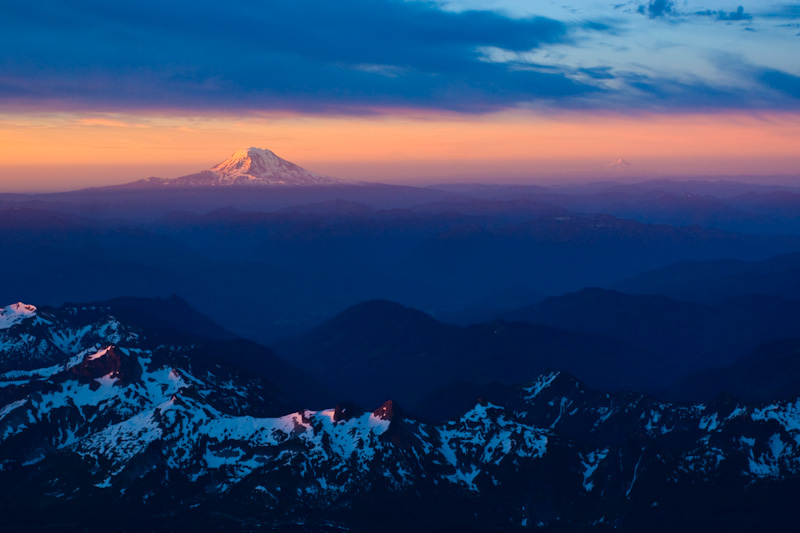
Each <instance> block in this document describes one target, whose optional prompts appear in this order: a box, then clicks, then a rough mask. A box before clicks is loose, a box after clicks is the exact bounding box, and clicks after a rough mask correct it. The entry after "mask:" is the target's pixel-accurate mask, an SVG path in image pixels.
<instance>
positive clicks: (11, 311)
mask: <svg viewBox="0 0 800 533" xmlns="http://www.w3.org/2000/svg"><path fill="white" fill-rule="evenodd" d="M35 315H36V307H34V306H32V305H28V304H24V303H22V302H17V303H15V304H11V305H7V306H5V307H3V308H2V309H0V329H7V328H10V327H11V326H14V325H16V324H19V323H20V322H22V321H23V320H25V319H26V318H31V317H33V316H35Z"/></svg>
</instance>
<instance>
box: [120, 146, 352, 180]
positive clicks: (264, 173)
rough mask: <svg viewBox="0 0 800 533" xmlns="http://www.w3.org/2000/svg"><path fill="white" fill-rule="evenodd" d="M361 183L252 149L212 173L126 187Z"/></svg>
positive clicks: (220, 164) (243, 151)
mask: <svg viewBox="0 0 800 533" xmlns="http://www.w3.org/2000/svg"><path fill="white" fill-rule="evenodd" d="M359 183H360V182H357V181H352V180H346V179H338V178H331V177H329V176H323V175H322V174H317V173H316V172H311V171H310V170H306V169H304V168H302V167H300V166H298V165H295V164H294V163H291V162H289V161H287V160H285V159H282V158H280V157H278V156H277V155H275V153H273V152H272V151H270V150H267V149H266V148H256V147H250V148H248V149H247V150H237V151H236V152H234V153H233V155H231V157H229V158H228V159H226V160H225V161H222V162H221V163H218V164H216V165H214V166H213V167H211V168H210V169H209V170H204V171H202V172H198V173H195V174H189V175H187V176H181V177H179V178H174V179H164V178H155V177H153V178H147V179H143V180H139V181H135V182H132V183H128V184H125V185H122V187H126V188H147V187H241V186H259V187H313V186H331V185H357V184H359Z"/></svg>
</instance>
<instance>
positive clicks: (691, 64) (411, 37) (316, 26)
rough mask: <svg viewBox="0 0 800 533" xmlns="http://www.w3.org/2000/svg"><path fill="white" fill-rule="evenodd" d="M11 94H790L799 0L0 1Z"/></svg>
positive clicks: (53, 97)
mask: <svg viewBox="0 0 800 533" xmlns="http://www.w3.org/2000/svg"><path fill="white" fill-rule="evenodd" d="M2 12H3V16H2V17H0V50H2V52H0V105H1V106H2V107H3V108H4V109H6V110H8V109H15V110H20V109H33V110H37V109H39V110H41V109H59V110H68V109H93V110H100V111H104V110H105V111H108V110H115V111H119V110H152V109H184V110H192V111H204V112H214V111H226V112H227V111H232V110H234V111H236V112H247V111H252V110H260V111H264V110H292V111H298V112H310V113H345V114H365V113H367V114H368V113H380V112H382V110H383V109H394V110H396V109H398V108H427V109H437V110H447V111H455V112H463V113H485V112H494V111H497V110H501V109H509V108H518V107H524V108H535V109H544V110H551V109H553V110H560V109H588V110H598V109H601V110H602V109H605V110H614V111H623V112H625V111H631V112H635V111H641V110H650V111H663V112H669V111H673V110H677V111H685V110H687V109H699V110H711V109H720V110H727V109H771V110H784V109H785V110H796V109H797V108H798V102H800V61H798V60H797V56H798V51H800V3H786V2H769V1H767V2H760V3H758V4H755V3H753V4H751V5H739V4H737V3H735V2H727V1H719V0H691V1H689V0H687V1H669V0H655V1H641V0H634V1H629V2H621V3H620V2H617V3H613V2H595V1H586V2H580V3H578V2H551V1H548V0H542V1H535V2H534V1H515V0H482V1H477V0H441V1H405V2H404V1H397V0H340V1H337V2H330V1H328V0H295V1H252V0H233V1H228V2H217V1H214V2H208V1H202V0H201V1H192V2H188V1H185V0H172V1H169V2H163V1H155V0H138V1H135V2H132V1H127V0H122V1H114V2H108V1H105V0H73V1H70V2H63V1H54V0H32V1H30V2H3V6H2Z"/></svg>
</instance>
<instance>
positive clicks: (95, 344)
mask: <svg viewBox="0 0 800 533" xmlns="http://www.w3.org/2000/svg"><path fill="white" fill-rule="evenodd" d="M0 317H6V318H5V319H4V320H3V321H2V322H0V501H3V502H4V504H5V505H9V506H13V507H9V509H10V508H14V509H15V513H14V514H13V516H12V517H11V518H10V519H9V520H10V521H11V522H10V524H11V525H18V524H22V525H24V524H30V523H34V522H35V523H37V524H38V525H48V524H50V525H52V524H53V523H56V522H54V521H56V520H57V523H58V524H61V525H62V526H64V524H67V525H76V524H80V525H81V526H84V527H88V528H89V529H90V530H91V529H93V528H96V527H99V524H98V523H94V526H93V525H92V523H87V522H86V521H85V520H89V519H91V520H97V519H98V516H96V515H95V514H92V516H91V517H83V518H82V517H81V515H75V514H71V513H73V511H71V509H81V508H87V506H88V507H92V505H93V503H92V502H103V503H104V505H108V506H110V507H108V508H107V510H106V511H102V510H98V511H97V513H99V514H100V515H102V514H103V513H104V512H105V513H106V514H107V515H108V516H111V515H113V516H114V517H115V518H119V517H126V518H125V519H126V520H133V521H134V522H123V526H122V527H121V530H137V529H141V530H147V529H150V530H154V529H159V528H166V529H170V527H173V528H174V527H176V526H175V522H172V521H173V520H180V521H181V522H180V523H181V524H182V525H181V527H186V526H187V524H192V523H194V524H202V525H203V526H204V527H212V526H211V525H210V524H211V523H212V522H213V521H216V523H217V524H218V525H219V524H221V526H220V527H237V528H238V529H239V530H258V529H259V528H261V527H267V528H271V527H276V528H279V529H280V528H281V527H286V528H289V529H288V530H309V531H328V530H330V531H333V530H351V529H352V530H358V531H392V530H396V531H401V530H409V528H414V529H416V530H437V529H440V528H442V527H444V526H447V527H456V526H458V524H471V525H472V526H474V527H478V528H486V530H490V529H491V530H514V529H527V528H545V529H546V528H548V527H558V528H561V529H559V530H569V528H599V529H601V530H602V528H604V527H611V528H615V529H620V528H621V529H623V530H636V529H637V528H638V527H642V526H643V525H646V524H651V523H657V524H659V523H660V524H672V525H673V526H674V525H675V524H676V522H675V518H676V516H678V515H677V514H676V513H678V512H679V511H680V510H681V509H683V508H684V506H685V505H686V498H687V497H690V498H691V499H692V501H693V502H694V503H695V504H698V505H700V506H701V507H702V504H703V502H705V501H706V500H708V501H716V500H717V499H718V498H720V497H722V496H723V495H725V494H730V493H733V494H743V495H747V497H748V498H751V499H753V498H754V499H753V500H752V501H757V502H761V501H762V499H765V498H766V499H767V501H773V500H770V498H773V497H774V495H775V494H781V493H783V492H785V491H787V490H790V488H791V487H794V486H795V484H796V483H797V481H798V479H800V400H792V401H778V402H771V403H765V404H759V405H746V404H743V403H740V402H738V401H736V400H735V399H733V398H730V397H721V398H719V399H718V400H716V401H715V402H712V403H710V404H697V403H694V404H671V403H665V402H660V401H657V400H655V399H654V398H651V397H647V396H643V395H639V394H634V393H615V394H611V393H602V392H596V391H592V390H590V389H587V388H586V387H585V386H583V385H582V384H581V383H580V382H578V381H577V380H575V379H573V378H572V377H570V376H569V375H567V374H564V373H559V372H551V373H548V374H545V375H542V376H540V377H538V378H537V379H535V380H534V381H532V382H529V383H528V384H526V385H523V386H520V387H519V388H518V389H516V392H515V394H514V395H513V397H512V399H511V400H509V401H508V402H506V403H505V404H504V405H497V404H494V403H492V402H491V401H488V400H479V401H477V402H476V404H475V405H474V407H473V408H471V409H470V410H469V411H467V412H466V413H464V414H463V415H462V416H460V417H456V418H454V419H452V420H447V421H440V422H435V421H423V420H419V419H417V418H415V417H414V416H412V415H410V414H408V413H405V412H404V411H403V410H402V409H401V408H400V407H399V406H397V405H396V404H395V403H393V402H392V401H390V400H389V401H387V402H386V403H384V404H383V405H381V406H379V407H378V408H377V409H375V410H374V411H363V410H361V409H360V408H359V407H358V406H355V405H351V404H347V403H342V404H340V405H338V406H328V407H329V408H320V407H324V406H310V407H314V409H313V410H309V409H306V410H296V411H293V412H290V411H281V409H286V408H287V407H286V405H287V403H286V402H285V401H284V400H283V398H284V391H282V390H281V383H275V382H272V381H270V380H269V379H268V378H267V377H264V376H258V375H255V374H253V373H251V372H248V371H246V370H243V369H242V368H241V367H240V366H237V364H236V363H237V357H238V354H237V353H229V354H228V359H227V361H226V360H225V359H220V358H218V357H216V358H215V357H213V356H212V355H210V354H209V353H207V352H206V351H205V348H204V347H203V343H202V342H200V341H199V340H198V338H197V337H191V338H190V337H186V340H185V341H180V336H175V337H171V338H170V340H169V341H166V340H165V339H167V337H165V336H164V335H162V334H161V333H160V332H159V331H158V330H157V329H155V328H154V327H153V326H152V325H151V326H148V325H142V324H143V322H141V323H138V324H127V323H125V322H124V321H121V320H119V319H118V318H117V317H116V316H115V311H114V308H113V306H103V305H100V304H98V305H92V306H65V307H62V308H59V309H37V308H36V307H34V306H31V305H26V304H21V303H20V304H14V305H12V306H8V307H6V308H3V309H2V310H0ZM8 317H14V318H13V319H8ZM731 504H732V505H735V500H731ZM716 505H720V504H719V502H717V503H716ZM765 505H768V503H765ZM101 507H102V506H101ZM92 508H93V507H92ZM42 509H45V510H48V512H47V513H42V512H41V511H42ZM98 509H100V507H98ZM112 511H113V512H112ZM691 512H692V513H695V514H696V515H698V513H699V515H698V516H700V515H702V512H703V509H699V510H698V509H694V510H692V511H691ZM60 513H62V514H60ZM7 516H10V515H7ZM56 516H57V517H58V518H54V517H56ZM65 516H66V517H67V518H65ZM703 516H704V515H703ZM761 520H762V523H764V521H763V520H764V519H763V517H762V518H761ZM137 521H138V522H137ZM209 521H211V522H209ZM131 524H133V525H131ZM154 524H160V525H159V527H158V528H157V527H155V526H154ZM64 527H66V526H64ZM103 527H105V526H103ZM214 527H216V526H214ZM665 527H666V526H665ZM291 528H295V529H291ZM303 528H305V529H303ZM118 529H120V528H118ZM656 529H657V528H656ZM581 530H583V529H581Z"/></svg>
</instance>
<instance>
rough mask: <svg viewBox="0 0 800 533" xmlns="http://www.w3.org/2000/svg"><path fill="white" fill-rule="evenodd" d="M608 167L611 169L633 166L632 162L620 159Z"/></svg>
mask: <svg viewBox="0 0 800 533" xmlns="http://www.w3.org/2000/svg"><path fill="white" fill-rule="evenodd" d="M606 166H607V167H609V168H616V167H632V166H633V164H632V163H631V162H630V161H626V160H625V159H622V158H621V157H618V158H617V159H616V160H614V161H613V162H611V163H609V164H607V165H606Z"/></svg>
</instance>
